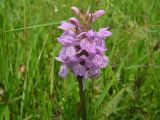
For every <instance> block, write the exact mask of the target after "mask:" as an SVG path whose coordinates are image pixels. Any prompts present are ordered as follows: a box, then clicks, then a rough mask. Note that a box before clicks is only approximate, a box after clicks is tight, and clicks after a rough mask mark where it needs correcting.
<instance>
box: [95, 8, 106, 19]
mask: <svg viewBox="0 0 160 120" xmlns="http://www.w3.org/2000/svg"><path fill="white" fill-rule="evenodd" d="M104 14H105V11H104V10H97V11H96V12H95V13H94V15H95V17H96V18H98V17H101V16H103V15H104Z"/></svg>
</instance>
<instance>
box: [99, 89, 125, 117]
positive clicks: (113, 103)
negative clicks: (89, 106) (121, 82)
mask: <svg viewBox="0 0 160 120" xmlns="http://www.w3.org/2000/svg"><path fill="white" fill-rule="evenodd" d="M124 91H125V88H122V89H121V90H120V91H119V92H118V93H117V94H116V95H115V96H114V97H113V98H112V99H111V100H110V101H109V102H108V104H107V105H106V106H105V107H104V109H103V110H102V112H101V114H103V115H104V116H102V115H101V117H108V116H109V115H110V114H111V113H113V112H115V111H117V105H118V103H119V102H120V101H121V99H122V97H123V94H124Z"/></svg>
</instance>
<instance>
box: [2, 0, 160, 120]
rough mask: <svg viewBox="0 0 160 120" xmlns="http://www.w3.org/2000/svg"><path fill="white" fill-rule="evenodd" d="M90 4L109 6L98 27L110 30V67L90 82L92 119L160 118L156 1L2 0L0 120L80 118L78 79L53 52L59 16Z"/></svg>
mask: <svg viewBox="0 0 160 120" xmlns="http://www.w3.org/2000/svg"><path fill="white" fill-rule="evenodd" d="M89 5H90V6H91V10H93V11H95V10H97V9H105V10H106V15H105V16H103V17H102V18H100V19H99V20H98V21H97V22H96V23H95V24H94V25H93V28H94V29H97V28H100V27H105V26H110V30H111V31H112V32H113V36H112V37H111V38H108V39H107V40H106V45H107V48H108V51H107V53H106V54H107V55H108V56H109V58H110V63H109V66H108V67H107V68H105V69H103V71H102V73H101V76H100V77H99V78H97V79H94V80H87V83H86V91H87V92H86V96H87V103H86V104H87V114H88V115H87V116H88V120H106V119H109V120H121V119H122V120H160V89H159V88H160V52H159V48H160V45H159V44H160V4H159V0H92V1H90V0H85V1H80V0H69V1H68V0H1V1H0V120H3V119H5V120H10V119H11V120H12V119H13V120H21V119H24V120H30V119H31V120H37V119H39V120H49V119H51V120H54V119H57V120H76V119H79V116H80V115H79V112H80V108H79V106H80V105H79V100H80V98H79V95H78V92H79V90H78V84H77V82H76V80H75V77H74V76H73V75H72V74H69V76H68V77H66V78H65V79H62V78H61V77H59V76H58V71H59V66H60V63H59V62H57V61H55V59H54V57H55V56H57V54H58V52H59V50H60V48H61V46H60V44H59V43H57V40H56V38H57V37H59V36H60V34H61V33H62V31H60V30H58V29H57V26H58V25H59V23H60V21H61V20H67V19H68V18H69V17H71V16H72V12H71V11H70V7H71V6H77V7H79V8H81V9H87V8H88V6H89ZM21 66H24V67H25V71H24V72H21V71H20V67H21Z"/></svg>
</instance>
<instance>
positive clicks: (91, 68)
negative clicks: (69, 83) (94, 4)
mask: <svg viewBox="0 0 160 120" xmlns="http://www.w3.org/2000/svg"><path fill="white" fill-rule="evenodd" d="M71 9H72V11H73V12H74V13H75V14H76V15H77V16H78V19H77V18H75V17H71V18H70V19H69V20H68V21H67V22H65V21H62V22H61V25H60V26H59V27H58V28H59V29H62V30H64V32H63V34H62V35H61V36H60V37H59V38H57V39H58V42H59V43H60V44H61V45H62V49H61V50H60V53H59V55H58V57H56V60H58V61H60V62H62V65H61V67H60V71H59V75H60V76H62V77H65V76H66V75H67V74H68V70H70V71H72V72H73V73H74V75H75V76H81V77H83V78H93V77H97V76H99V74H100V70H101V68H104V67H106V66H107V64H108V61H109V60H108V57H107V56H106V55H105V51H106V50H107V49H106V46H105V39H106V37H109V36H111V35H112V33H111V32H110V31H108V27H106V28H101V29H99V31H95V30H93V29H91V24H92V23H93V22H95V21H96V19H97V18H99V17H101V16H103V15H104V14H105V11H104V10H98V11H96V12H94V13H90V11H89V9H88V10H87V12H86V13H83V12H81V11H80V10H79V9H78V8H77V7H72V8H71Z"/></svg>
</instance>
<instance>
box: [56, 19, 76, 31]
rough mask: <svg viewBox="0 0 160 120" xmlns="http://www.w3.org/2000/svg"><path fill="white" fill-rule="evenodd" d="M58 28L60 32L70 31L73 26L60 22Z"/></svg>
mask: <svg viewBox="0 0 160 120" xmlns="http://www.w3.org/2000/svg"><path fill="white" fill-rule="evenodd" d="M58 28H59V29H62V30H72V29H74V28H75V26H74V25H73V24H71V23H68V22H65V21H62V22H61V26H59V27H58Z"/></svg>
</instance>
